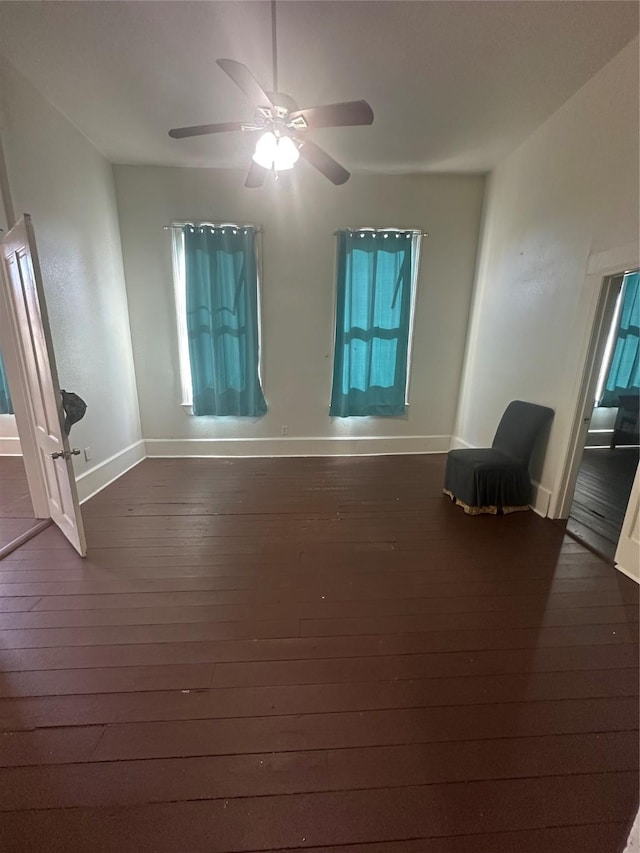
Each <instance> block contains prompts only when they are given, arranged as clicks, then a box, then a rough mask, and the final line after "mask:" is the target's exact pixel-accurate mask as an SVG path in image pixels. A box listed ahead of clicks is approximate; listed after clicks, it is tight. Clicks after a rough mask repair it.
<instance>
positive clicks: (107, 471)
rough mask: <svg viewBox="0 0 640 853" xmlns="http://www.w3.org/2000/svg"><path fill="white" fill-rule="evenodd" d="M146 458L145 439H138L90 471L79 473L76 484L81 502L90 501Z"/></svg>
mask: <svg viewBox="0 0 640 853" xmlns="http://www.w3.org/2000/svg"><path fill="white" fill-rule="evenodd" d="M144 458H145V450H144V441H136V442H135V443H134V444H130V445H129V447H125V448H124V450H121V451H120V452H119V453H115V454H114V455H113V456H110V457H109V459H105V460H104V462H101V463H100V464H99V465H94V467H93V468H89V470H88V471H84V472H83V473H82V474H78V476H77V477H76V486H77V489H78V498H79V500H80V503H81V504H82V503H84V502H85V501H88V500H89V498H92V497H93V496H94V495H95V494H97V493H98V492H101V491H102V489H104V488H105V487H106V486H108V485H110V484H111V483H113V482H114V480H117V479H118V477H121V476H122V475H123V474H126V473H127V471H129V470H130V469H131V468H133V467H134V466H135V465H137V464H138V462H142V460H143V459H144Z"/></svg>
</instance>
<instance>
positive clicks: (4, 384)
mask: <svg viewBox="0 0 640 853" xmlns="http://www.w3.org/2000/svg"><path fill="white" fill-rule="evenodd" d="M12 414H13V404H12V402H11V394H9V381H8V380H7V373H6V371H5V368H4V361H3V360H2V352H0V415H12Z"/></svg>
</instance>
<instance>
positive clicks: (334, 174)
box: [299, 139, 350, 185]
mask: <svg viewBox="0 0 640 853" xmlns="http://www.w3.org/2000/svg"><path fill="white" fill-rule="evenodd" d="M299 141H300V140H299ZM300 156H301V157H304V159H305V160H306V161H307V163H311V165H312V166H315V168H316V169H317V170H318V171H319V172H322V174H323V175H324V176H325V178H329V180H330V181H331V182H332V183H334V184H336V185H338V184H344V182H345V181H348V180H349V177H350V174H349V172H347V170H346V169H345V168H344V167H343V166H341V165H340V163H338V162H337V161H336V160H334V159H333V157H331V155H329V154H327V152H326V151H324V150H323V149H322V148H320V147H319V146H318V145H316V144H315V142H311V140H310V139H305V140H302V141H300Z"/></svg>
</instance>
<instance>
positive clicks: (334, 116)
mask: <svg viewBox="0 0 640 853" xmlns="http://www.w3.org/2000/svg"><path fill="white" fill-rule="evenodd" d="M288 121H289V122H290V123H291V124H292V125H293V127H295V128H296V129H297V130H302V129H304V128H305V127H308V128H309V129H310V130H315V129H316V128H317V127H346V126H349V125H357V124H372V123H373V110H372V109H371V107H370V106H369V104H368V103H367V102H366V101H344V102H343V103H341V104H325V106H322V107H309V108H308V109H305V110H296V112H293V113H290V114H289V118H288ZM303 122H304V124H303Z"/></svg>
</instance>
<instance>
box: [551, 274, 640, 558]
mask: <svg viewBox="0 0 640 853" xmlns="http://www.w3.org/2000/svg"><path fill="white" fill-rule="evenodd" d="M611 284H612V286H611V288H610V294H609V301H610V306H609V307H613V311H612V315H611V320H610V323H609V326H608V328H607V327H606V326H605V327H604V328H603V330H602V333H601V336H602V337H603V338H604V341H603V342H601V343H604V347H600V351H601V353H602V354H601V358H600V363H599V365H596V366H597V372H596V371H594V373H596V375H597V384H596V386H595V389H594V392H593V395H592V400H591V402H592V405H593V408H592V411H591V412H590V414H589V416H588V417H587V418H585V421H588V431H587V433H586V438H585V440H584V443H583V449H582V455H581V458H580V464H579V468H578V472H577V478H576V484H575V490H574V493H573V500H572V502H571V507H570V509H569V517H568V520H567V531H568V532H569V533H571V534H572V535H574V536H576V537H577V538H579V539H580V540H581V541H583V542H584V543H585V544H586V545H588V546H589V547H591V548H592V549H593V550H595V551H597V552H598V553H600V554H601V555H602V556H603V557H605V558H606V559H608V560H611V561H613V560H614V557H615V553H616V548H617V545H618V541H619V539H620V534H621V530H622V525H623V521H624V517H625V513H626V510H627V506H628V503H629V498H630V495H631V490H632V487H633V481H634V477H635V474H636V471H637V469H638V460H639V456H640V447H639V444H640V433H639V418H638V409H639V405H638V404H639V401H640V397H639V389H638V384H639V376H638V371H639V366H638V326H639V325H640V301H639V298H640V294H639V290H640V272H638V271H637V270H635V271H631V272H627V273H625V274H624V275H620V276H614V277H613V278H612V281H611ZM611 303H612V306H611Z"/></svg>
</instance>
